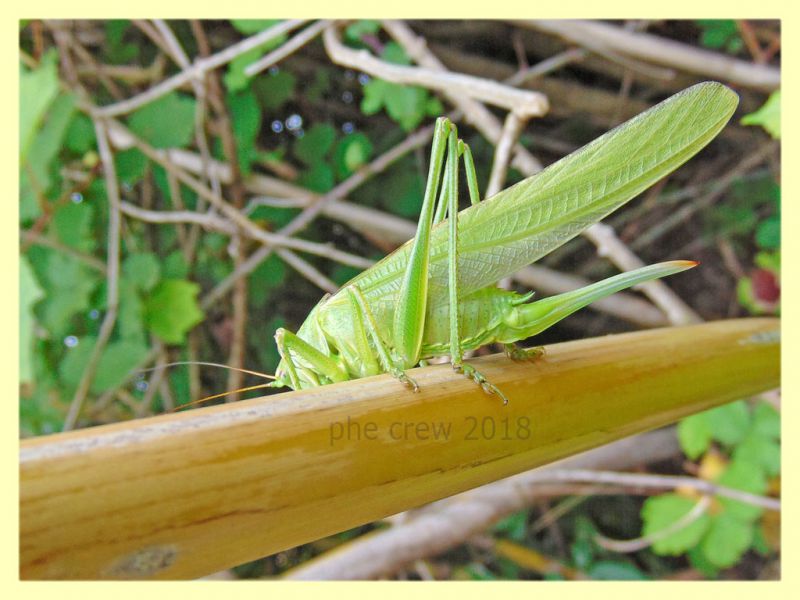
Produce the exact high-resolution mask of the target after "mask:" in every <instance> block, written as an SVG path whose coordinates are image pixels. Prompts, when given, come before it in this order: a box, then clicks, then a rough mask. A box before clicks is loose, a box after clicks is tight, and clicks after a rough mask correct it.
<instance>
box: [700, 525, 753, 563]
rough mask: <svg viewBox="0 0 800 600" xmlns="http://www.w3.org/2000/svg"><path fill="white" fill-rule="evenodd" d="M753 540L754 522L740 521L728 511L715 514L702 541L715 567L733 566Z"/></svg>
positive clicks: (705, 551) (709, 559)
mask: <svg viewBox="0 0 800 600" xmlns="http://www.w3.org/2000/svg"><path fill="white" fill-rule="evenodd" d="M752 541H753V524H752V523H747V522H743V521H740V520H739V519H737V518H735V517H734V516H732V515H730V514H728V513H727V512H725V513H722V514H719V515H715V516H714V518H713V519H711V526H710V527H709V530H708V533H707V534H706V536H705V538H703V541H702V543H701V548H702V550H703V554H705V555H706V558H707V559H708V561H709V562H710V563H711V564H713V565H714V566H715V567H718V568H720V569H725V568H727V567H732V566H733V565H735V564H736V563H737V562H739V559H740V558H741V557H742V555H743V554H744V553H745V552H746V551H747V549H748V548H749V547H750V544H751V543H752Z"/></svg>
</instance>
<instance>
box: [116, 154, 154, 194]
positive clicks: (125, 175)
mask: <svg viewBox="0 0 800 600" xmlns="http://www.w3.org/2000/svg"><path fill="white" fill-rule="evenodd" d="M114 167H115V168H116V171H117V177H118V178H119V180H120V181H121V182H123V183H127V184H128V185H131V186H132V185H136V184H137V183H138V182H139V181H140V180H141V179H142V177H144V174H145V172H146V171H147V157H146V156H145V155H144V154H142V153H141V152H140V151H139V150H138V149H137V148H130V149H129V150H123V151H122V152H117V153H116V154H115V155H114Z"/></svg>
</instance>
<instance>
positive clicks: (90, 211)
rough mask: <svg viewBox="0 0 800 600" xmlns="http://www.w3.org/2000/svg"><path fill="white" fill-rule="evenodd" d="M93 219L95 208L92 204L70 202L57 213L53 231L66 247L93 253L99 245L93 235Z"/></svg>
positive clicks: (54, 218)
mask: <svg viewBox="0 0 800 600" xmlns="http://www.w3.org/2000/svg"><path fill="white" fill-rule="evenodd" d="M93 219H94V207H93V206H92V205H91V204H89V203H87V202H81V203H80V204H74V203H72V202H70V203H69V204H65V205H63V206H62V207H61V208H59V209H58V210H57V211H56V213H55V215H54V216H53V229H54V230H55V232H56V235H58V238H59V239H60V240H61V241H62V242H64V244H65V245H67V246H70V247H72V248H75V249H76V250H80V251H81V252H92V251H93V250H94V249H95V247H96V245H97V242H96V241H95V239H94V236H93V235H92V221H93Z"/></svg>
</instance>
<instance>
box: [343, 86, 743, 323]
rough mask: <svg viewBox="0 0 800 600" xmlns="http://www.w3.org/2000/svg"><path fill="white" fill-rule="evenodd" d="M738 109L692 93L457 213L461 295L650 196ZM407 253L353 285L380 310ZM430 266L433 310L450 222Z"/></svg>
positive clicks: (719, 94)
mask: <svg viewBox="0 0 800 600" xmlns="http://www.w3.org/2000/svg"><path fill="white" fill-rule="evenodd" d="M737 104H738V96H737V95H736V94H735V93H734V92H733V91H732V90H730V89H729V88H727V87H725V86H724V85H722V84H720V83H716V82H707V83H701V84H698V85H695V86H693V87H691V88H688V89H686V90H684V91H683V92H680V93H678V94H676V95H674V96H672V97H670V98H668V99H667V100H665V101H664V102H661V103H660V104H658V105H656V106H654V107H653V108H651V109H650V110H648V111H646V112H644V113H642V114H640V115H638V116H637V117H634V118H633V119H631V120H630V121H627V122H626V123H623V124H622V125H620V126H619V127H617V128H615V129H613V130H611V131H609V132H608V133H606V134H605V135H603V136H601V137H599V138H597V139H596V140H594V141H593V142H591V143H590V144H588V145H586V146H584V147H583V148H581V149H580V150H577V151H576V152H573V153H572V154H570V155H569V156H567V157H565V158H563V159H561V160H560V161H558V162H556V163H554V164H553V165H551V166H549V167H548V168H546V169H545V170H543V171H541V172H540V173H538V174H536V175H534V176H532V177H530V178H528V179H526V180H524V181H522V182H520V183H518V184H516V185H514V186H512V187H510V188H508V189H506V190H504V191H502V192H500V193H499V194H497V195H495V196H493V197H492V198H490V199H488V200H485V201H484V202H481V203H480V204H477V205H475V206H472V207H470V208H468V209H466V210H463V211H461V212H460V213H459V258H458V260H459V263H458V266H459V286H460V289H459V293H460V295H462V296H463V295H466V294H469V293H471V292H473V291H475V290H477V289H480V288H482V287H485V286H486V285H489V284H491V283H494V282H496V281H498V280H499V279H501V278H503V277H506V276H508V275H510V274H512V273H514V272H515V271H517V270H518V269H520V268H521V267H523V266H525V265H527V264H530V263H532V262H534V261H535V260H537V259H539V258H541V257H542V256H544V255H545V254H547V253H548V252H550V251H552V250H553V249H555V248H557V247H559V246H561V245H562V244H564V243H565V242H566V241H567V240H569V239H571V238H573V237H575V236H576V235H578V234H579V233H580V232H581V231H583V230H584V229H586V228H587V227H589V226H590V225H592V224H593V223H596V222H597V221H599V220H600V219H602V218H603V217H605V216H606V215H608V214H609V213H611V212H612V211H614V210H616V209H617V208H619V207H620V206H621V205H622V204H624V203H625V202H627V201H628V200H630V199H631V198H633V197H635V196H636V195H637V194H639V193H640V192H642V191H643V190H645V189H647V188H648V187H649V186H651V185H652V184H653V183H655V182H656V181H658V180H659V179H661V178H662V177H664V176H665V175H667V174H668V173H670V172H671V171H673V170H674V169H676V168H677V167H678V166H680V165H681V164H683V163H684V162H686V161H687V160H689V158H691V157H692V156H693V155H694V154H696V153H697V152H698V151H699V150H700V149H701V148H703V147H704V146H705V145H706V144H707V143H708V142H710V141H711V140H712V139H713V138H714V137H715V136H716V135H717V134H718V133H719V132H720V130H722V128H723V127H724V126H725V124H726V123H727V122H728V119H730V117H731V115H732V114H733V112H734V110H735V109H736V106H737ZM408 251H409V246H408V245H404V246H402V247H401V248H398V249H397V250H396V251H395V252H393V253H392V254H390V255H389V256H387V257H386V258H385V259H384V260H382V261H381V262H379V263H378V264H377V265H375V266H373V267H372V268H370V269H369V270H367V271H365V272H364V273H362V274H361V275H359V276H358V277H356V278H355V279H354V280H353V283H357V284H358V286H359V288H360V289H361V291H362V292H363V293H364V295H365V297H367V299H368V300H370V301H371V302H374V303H376V305H388V304H390V303H393V302H394V295H395V294H396V292H397V289H398V288H399V286H400V278H401V275H402V271H403V269H404V268H405V265H406V262H407V260H408ZM430 260H431V263H430V288H429V293H430V297H429V300H430V301H432V302H438V301H439V300H440V299H441V300H444V299H445V298H446V290H447V225H446V221H445V222H442V223H440V224H439V225H437V226H436V227H435V228H434V230H433V232H432V235H431V259H430ZM382 308H384V306H380V308H379V309H378V310H381V309H382Z"/></svg>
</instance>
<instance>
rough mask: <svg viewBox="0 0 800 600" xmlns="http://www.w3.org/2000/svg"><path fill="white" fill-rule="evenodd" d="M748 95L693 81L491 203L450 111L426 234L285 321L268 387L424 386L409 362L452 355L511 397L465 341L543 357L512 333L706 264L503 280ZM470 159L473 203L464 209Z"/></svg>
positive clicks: (643, 182) (598, 215) (708, 130)
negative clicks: (582, 282)
mask: <svg viewBox="0 0 800 600" xmlns="http://www.w3.org/2000/svg"><path fill="white" fill-rule="evenodd" d="M737 104H738V97H737V95H736V94H735V93H734V92H733V91H732V90H730V89H729V88H727V87H725V86H724V85H722V84H720V83H716V82H706V83H701V84H698V85H695V86H693V87H691V88H688V89H686V90H684V91H682V92H680V93H678V94H676V95H674V96H672V97H670V98H668V99H667V100H665V101H663V102H661V103H660V104H658V105H656V106H654V107H653V108H651V109H649V110H647V111H645V112H644V113H642V114H640V115H638V116H637V117H634V118H633V119H631V120H629V121H627V122H626V123H623V124H622V125H620V126H619V127H617V128H615V129H613V130H611V131H609V132H608V133H606V134H604V135H602V136H601V137H599V138H597V139H596V140H594V141H593V142H591V143H589V144H587V145H586V146H584V147H583V148H581V149H579V150H577V151H576V152H573V153H572V154H570V155H569V156H567V157H565V158H563V159H561V160H560V161H558V162H556V163H554V164H552V165H550V166H549V167H547V168H546V169H544V170H543V171H541V172H540V173H537V174H536V175H534V176H532V177H529V178H528V179H525V180H524V181H521V182H519V183H517V184H516V185H514V186H512V187H510V188H507V189H505V190H503V191H501V192H499V193H498V194H496V195H495V196H493V197H491V198H489V199H486V200H483V201H480V199H479V197H478V185H477V180H476V175H475V168H474V165H473V162H472V157H471V154H470V151H469V148H468V146H467V145H466V144H464V143H463V141H461V140H459V139H458V136H457V131H456V127H455V126H454V125H453V124H452V123H451V122H450V121H448V120H447V119H445V118H440V119H438V120H437V123H436V128H435V133H434V137H433V142H432V150H431V164H430V169H429V176H428V181H427V187H426V190H425V195H424V199H423V206H422V211H421V215H420V218H419V222H418V227H417V235H416V236H415V237H414V238H413V239H411V240H409V241H408V242H407V243H406V244H404V245H403V246H401V247H400V248H398V249H397V250H395V251H394V252H393V253H391V254H390V255H388V256H387V257H385V258H384V259H383V260H381V261H380V262H378V263H377V264H375V265H374V266H372V267H371V268H369V269H367V270H366V271H364V272H362V273H361V274H359V275H357V276H356V277H355V278H353V279H352V280H350V281H349V282H348V283H347V284H345V285H344V286H343V287H342V288H341V289H340V290H339V291H338V292H337V293H335V294H333V295H330V294H328V295H326V296H325V297H323V298H322V299H321V300H320V301H319V303H318V304H317V305H316V307H315V308H314V309H313V310H312V311H311V313H310V314H309V315H308V317H307V318H306V320H305V322H304V323H303V324H302V325H301V327H300V329H299V330H298V332H297V333H296V334H295V333H292V332H290V331H288V330H286V329H283V328H281V329H278V331H277V332H276V334H275V340H276V343H277V346H278V351H279V353H280V355H281V359H282V360H281V362H280V364H279V365H278V368H277V370H276V374H275V377H274V379H275V380H274V381H273V382H271V383H269V384H266V386H268V387H285V386H288V387H290V388H292V389H295V390H299V389H306V388H310V387H316V386H320V385H326V384H329V383H336V382H340V381H347V380H350V379H357V378H361V377H367V376H371V375H378V374H381V373H390V374H392V375H393V376H394V377H395V378H397V379H398V380H400V381H402V382H403V383H405V384H406V385H407V386H409V387H411V388H412V389H414V390H415V391H416V390H417V389H418V386H417V384H416V382H414V380H413V379H411V378H410V377H409V376H408V375H407V374H406V373H405V371H406V370H407V369H410V368H413V367H415V366H417V365H419V364H420V363H421V362H422V363H423V364H424V361H425V360H426V359H429V358H433V357H438V356H445V355H449V356H450V361H451V364H452V366H453V368H454V369H456V370H457V371H460V372H463V373H464V374H465V375H466V376H468V377H470V378H471V379H473V380H474V381H475V382H476V383H478V384H479V385H481V386H482V387H483V389H484V390H486V391H487V392H489V393H496V394H498V395H499V396H500V397H501V398H502V399H503V402H504V403H507V402H508V400H507V398H506V397H505V396H504V395H503V393H502V391H500V390H499V389H498V388H497V387H496V386H494V385H493V384H492V383H490V382H489V381H487V380H486V378H485V377H484V376H483V375H481V373H479V372H478V371H477V370H476V369H475V368H474V367H473V366H471V365H469V364H467V363H465V362H464V361H463V355H464V353H465V352H466V351H469V350H473V349H476V348H478V347H480V346H484V345H487V344H491V343H501V344H504V345H505V349H506V353H507V354H508V355H509V356H510V357H511V358H513V359H526V358H534V357H536V356H538V355H539V354H540V353H541V349H539V348H533V349H528V350H524V349H521V348H517V347H516V346H514V343H515V342H517V341H519V340H522V339H526V338H528V337H531V336H533V335H536V334H538V333H540V332H541V331H543V330H545V329H547V328H548V327H550V326H552V325H554V324H555V323H557V322H558V321H560V320H561V319H563V318H565V317H567V316H569V315H570V314H572V313H573V312H575V311H577V310H578V309H580V308H582V307H584V306H586V305H587V304H590V303H591V302H594V301H595V300H598V299H600V298H603V297H605V296H608V295H610V294H613V293H615V292H618V291H620V290H623V289H626V288H629V287H632V286H635V285H637V284H640V283H644V282H646V281H650V280H652V279H657V278H660V277H664V276H667V275H671V274H674V273H678V272H680V271H683V270H686V269H689V268H691V267H693V266H695V265H696V264H697V263H694V262H692V261H670V262H664V263H658V264H654V265H650V266H646V267H643V268H640V269H636V270H633V271H629V272H626V273H621V274H619V275H616V276H613V277H610V278H608V279H605V280H603V281H600V282H597V283H594V284H591V285H588V286H586V287H584V288H581V289H578V290H575V291H571V292H567V293H563V294H559V295H556V296H552V297H549V298H545V299H542V300H538V301H535V302H530V300H531V297H532V296H533V293H529V294H525V295H521V294H517V293H516V292H510V291H506V290H503V289H500V288H497V287H494V285H493V284H495V283H496V282H497V281H499V280H500V279H501V278H503V277H506V276H508V275H510V274H512V273H514V272H515V271H516V270H518V269H520V268H521V267H523V266H525V265H527V264H530V263H532V262H534V261H536V260H537V259H539V258H541V257H542V256H544V255H545V254H547V253H548V252H550V251H552V250H553V249H555V248H557V247H558V246H560V245H562V244H563V243H565V242H566V241H568V240H569V239H571V238H573V237H575V236H576V235H578V234H579V233H580V232H581V231H583V230H584V229H586V228H587V227H589V226H590V225H592V224H593V223H595V222H597V221H599V220H600V219H602V218H603V217H605V216H606V215H608V214H609V213H611V212H612V211H614V210H616V209H617V208H619V207H620V206H622V205H623V204H624V203H626V202H627V201H629V200H630V199H632V198H633V197H635V196H636V195H637V194H639V193H640V192H642V191H643V190H645V189H646V188H648V187H650V186H651V185H652V184H653V183H655V182H656V181H658V180H659V179H661V178H662V177H664V176H665V175H667V174H669V173H670V172H672V171H673V170H674V169H676V168H677V167H679V166H680V165H681V164H683V163H684V162H686V161H687V160H689V158H691V157H692V156H693V155H694V154H696V153H697V152H698V151H700V150H701V149H702V148H703V147H704V146H705V145H706V144H707V143H708V142H710V141H711V140H712V139H713V138H714V137H715V136H716V135H717V134H718V133H719V132H720V131H721V130H722V128H723V127H724V126H725V124H726V123H727V122H728V120H729V119H730V117H731V115H732V114H733V112H734V111H735V109H736V106H737ZM462 159H463V162H464V168H465V171H466V179H467V182H468V188H469V196H470V200H471V204H472V205H471V206H470V207H469V208H466V209H464V210H463V211H461V212H458V172H459V164H460V161H461V160H462ZM440 181H441V188H442V189H441V191H439V187H440ZM453 216H455V217H456V218H453ZM255 387H264V386H263V385H262V386H255ZM247 389H253V388H247ZM212 397H216V396H212Z"/></svg>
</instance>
